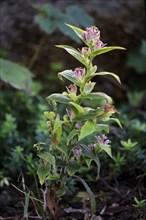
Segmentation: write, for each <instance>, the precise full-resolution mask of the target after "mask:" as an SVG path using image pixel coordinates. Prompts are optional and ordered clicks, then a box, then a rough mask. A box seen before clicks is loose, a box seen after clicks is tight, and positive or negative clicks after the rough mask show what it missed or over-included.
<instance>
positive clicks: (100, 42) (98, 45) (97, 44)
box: [94, 40, 106, 50]
mask: <svg viewBox="0 0 146 220" xmlns="http://www.w3.org/2000/svg"><path fill="white" fill-rule="evenodd" d="M105 45H106V44H104V43H103V42H102V41H101V40H99V41H97V42H96V44H95V46H94V48H95V49H96V50H98V49H101V48H103V47H104V46H105Z"/></svg>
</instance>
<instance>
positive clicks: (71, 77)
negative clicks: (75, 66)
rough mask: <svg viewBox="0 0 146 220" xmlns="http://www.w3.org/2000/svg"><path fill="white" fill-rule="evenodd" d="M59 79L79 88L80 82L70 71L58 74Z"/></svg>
mask: <svg viewBox="0 0 146 220" xmlns="http://www.w3.org/2000/svg"><path fill="white" fill-rule="evenodd" d="M58 77H59V79H61V80H62V81H63V77H64V78H66V79H68V80H69V81H71V82H72V83H74V84H76V85H77V86H80V83H81V82H80V80H78V79H77V78H76V77H75V76H74V75H73V71H72V70H65V71H63V72H60V73H58Z"/></svg>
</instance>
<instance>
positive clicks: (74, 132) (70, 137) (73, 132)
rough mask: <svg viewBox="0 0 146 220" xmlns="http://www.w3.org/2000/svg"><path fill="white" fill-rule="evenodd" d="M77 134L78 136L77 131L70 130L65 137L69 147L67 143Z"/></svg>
mask: <svg viewBox="0 0 146 220" xmlns="http://www.w3.org/2000/svg"><path fill="white" fill-rule="evenodd" d="M78 134H79V131H78V130H76V129H74V130H72V131H71V132H70V133H69V135H68V137H67V145H69V142H70V141H71V140H72V139H73V138H74V137H75V136H76V135H78Z"/></svg>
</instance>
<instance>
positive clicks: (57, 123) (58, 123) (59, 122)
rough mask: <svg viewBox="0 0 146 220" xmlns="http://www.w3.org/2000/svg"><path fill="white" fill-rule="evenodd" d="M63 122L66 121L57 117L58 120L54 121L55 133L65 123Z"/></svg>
mask: <svg viewBox="0 0 146 220" xmlns="http://www.w3.org/2000/svg"><path fill="white" fill-rule="evenodd" d="M63 123H64V121H61V120H58V119H56V120H55V121H54V128H53V133H55V132H56V130H57V129H58V128H60V127H62V124H63Z"/></svg>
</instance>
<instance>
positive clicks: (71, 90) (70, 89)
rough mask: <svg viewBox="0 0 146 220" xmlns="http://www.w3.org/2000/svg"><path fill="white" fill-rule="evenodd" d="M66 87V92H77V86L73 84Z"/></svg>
mask: <svg viewBox="0 0 146 220" xmlns="http://www.w3.org/2000/svg"><path fill="white" fill-rule="evenodd" d="M66 88H67V92H68V93H69V94H70V93H73V94H74V95H76V94H77V86H76V85H75V84H70V85H69V86H68V87H66Z"/></svg>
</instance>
